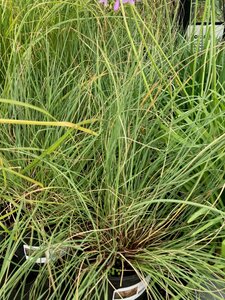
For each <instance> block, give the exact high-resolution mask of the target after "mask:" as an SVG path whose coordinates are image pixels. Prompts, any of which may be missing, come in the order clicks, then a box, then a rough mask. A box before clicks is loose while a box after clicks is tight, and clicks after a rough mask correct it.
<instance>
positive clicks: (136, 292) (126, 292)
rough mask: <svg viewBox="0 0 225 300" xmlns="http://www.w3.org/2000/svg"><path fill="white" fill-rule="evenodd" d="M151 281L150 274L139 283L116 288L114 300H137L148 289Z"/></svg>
mask: <svg viewBox="0 0 225 300" xmlns="http://www.w3.org/2000/svg"><path fill="white" fill-rule="evenodd" d="M149 281H150V276H147V277H146V278H145V279H144V280H142V281H140V282H139V283H137V284H134V285H131V286H128V287H125V288H121V289H118V290H115V291H114V292H113V298H112V300H119V299H126V300H135V299H137V298H138V297H139V296H141V295H142V294H143V293H144V291H145V290H146V285H147V284H148V283H149Z"/></svg>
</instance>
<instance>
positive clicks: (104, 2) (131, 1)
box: [99, 0, 140, 11]
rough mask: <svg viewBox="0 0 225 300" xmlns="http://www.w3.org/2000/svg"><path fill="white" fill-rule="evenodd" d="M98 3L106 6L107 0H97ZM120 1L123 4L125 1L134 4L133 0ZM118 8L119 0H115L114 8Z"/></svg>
mask: <svg viewBox="0 0 225 300" xmlns="http://www.w3.org/2000/svg"><path fill="white" fill-rule="evenodd" d="M139 1H140V0H139ZM99 3H102V4H104V6H107V5H108V0H99ZM122 3H123V4H125V3H130V4H135V0H122ZM119 8H120V0H115V3H114V10H115V11H117V10H118V9H119Z"/></svg>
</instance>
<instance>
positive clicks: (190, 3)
mask: <svg viewBox="0 0 225 300" xmlns="http://www.w3.org/2000/svg"><path fill="white" fill-rule="evenodd" d="M206 4H207V1H206V0H198V1H196V0H181V1H180V11H179V16H178V18H179V23H180V27H181V28H182V29H183V31H184V32H186V35H187V36H188V37H190V36H193V37H194V38H196V37H198V36H199V35H200V34H201V35H203V36H204V35H205V34H206V32H207V30H208V28H209V26H211V25H212V22H211V19H210V18H208V19H205V18H204V17H205V6H206ZM215 17H216V20H215V23H214V24H215V34H216V38H217V39H218V40H221V39H222V38H224V35H225V1H224V0H215Z"/></svg>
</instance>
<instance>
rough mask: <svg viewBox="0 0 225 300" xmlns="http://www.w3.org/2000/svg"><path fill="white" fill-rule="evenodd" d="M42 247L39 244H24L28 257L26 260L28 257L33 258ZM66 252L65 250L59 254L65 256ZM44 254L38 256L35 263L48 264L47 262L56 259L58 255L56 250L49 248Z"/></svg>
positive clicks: (25, 253)
mask: <svg viewBox="0 0 225 300" xmlns="http://www.w3.org/2000/svg"><path fill="white" fill-rule="evenodd" d="M40 249H41V247H37V246H28V245H26V244H25V245H23V251H24V255H25V257H26V260H28V259H32V254H33V253H35V252H37V250H40ZM65 254H66V252H65V251H63V250H62V251H60V253H59V256H60V257H63V256H64V255H65ZM43 255H44V256H42V257H40V258H37V259H36V261H35V263H36V264H46V263H47V262H49V261H50V260H56V259H57V256H56V252H55V251H54V250H50V251H49V250H47V251H45V252H44V253H43Z"/></svg>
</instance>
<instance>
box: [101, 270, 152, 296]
mask: <svg viewBox="0 0 225 300" xmlns="http://www.w3.org/2000/svg"><path fill="white" fill-rule="evenodd" d="M108 280H109V284H108V300H118V299H124V300H147V292H146V285H147V284H148V281H149V280H148V277H147V278H145V280H144V281H143V280H141V279H140V278H139V277H138V276H137V275H136V274H135V273H134V274H130V275H123V277H122V276H109V277H108ZM101 299H102V300H103V299H104V297H102V298H101Z"/></svg>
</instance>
